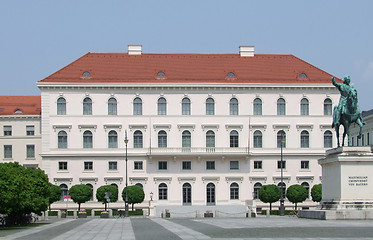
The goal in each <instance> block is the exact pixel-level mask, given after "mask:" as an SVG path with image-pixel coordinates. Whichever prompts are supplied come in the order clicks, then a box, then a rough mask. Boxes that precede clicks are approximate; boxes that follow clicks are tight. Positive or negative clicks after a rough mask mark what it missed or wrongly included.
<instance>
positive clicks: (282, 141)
mask: <svg viewBox="0 0 373 240" xmlns="http://www.w3.org/2000/svg"><path fill="white" fill-rule="evenodd" d="M281 146H282V147H283V148H286V133H285V131H284V130H280V131H278V132H277V148H281Z"/></svg>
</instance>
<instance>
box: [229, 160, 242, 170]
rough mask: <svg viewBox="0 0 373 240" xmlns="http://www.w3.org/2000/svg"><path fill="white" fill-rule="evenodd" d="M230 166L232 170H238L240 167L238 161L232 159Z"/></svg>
mask: <svg viewBox="0 0 373 240" xmlns="http://www.w3.org/2000/svg"><path fill="white" fill-rule="evenodd" d="M229 168H230V169H231V170H238V169H239V168H240V166H239V162H238V161H230V162H229Z"/></svg>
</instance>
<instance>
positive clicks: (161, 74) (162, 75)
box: [157, 72, 166, 78]
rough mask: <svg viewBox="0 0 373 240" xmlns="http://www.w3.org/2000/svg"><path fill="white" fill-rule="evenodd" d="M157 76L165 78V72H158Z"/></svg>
mask: <svg viewBox="0 0 373 240" xmlns="http://www.w3.org/2000/svg"><path fill="white" fill-rule="evenodd" d="M157 78H166V74H165V73H164V72H158V73H157Z"/></svg>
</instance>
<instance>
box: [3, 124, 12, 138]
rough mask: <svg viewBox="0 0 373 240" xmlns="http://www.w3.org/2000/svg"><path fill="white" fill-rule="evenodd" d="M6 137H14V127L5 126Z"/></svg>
mask: <svg viewBox="0 0 373 240" xmlns="http://www.w3.org/2000/svg"><path fill="white" fill-rule="evenodd" d="M4 136H12V126H4Z"/></svg>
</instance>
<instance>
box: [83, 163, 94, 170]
mask: <svg viewBox="0 0 373 240" xmlns="http://www.w3.org/2000/svg"><path fill="white" fill-rule="evenodd" d="M84 170H85V171H90V170H93V162H84Z"/></svg>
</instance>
